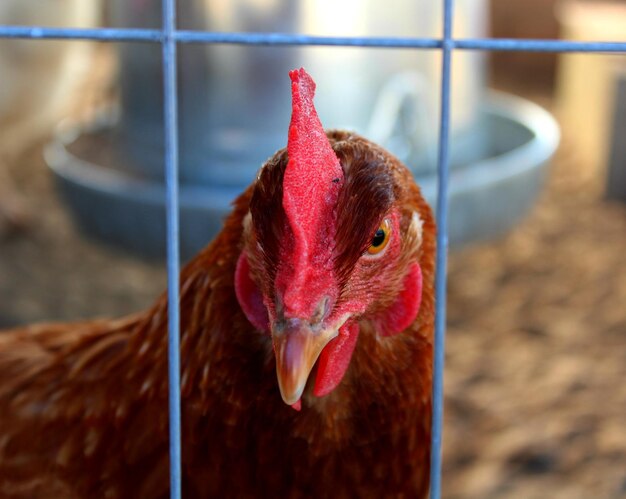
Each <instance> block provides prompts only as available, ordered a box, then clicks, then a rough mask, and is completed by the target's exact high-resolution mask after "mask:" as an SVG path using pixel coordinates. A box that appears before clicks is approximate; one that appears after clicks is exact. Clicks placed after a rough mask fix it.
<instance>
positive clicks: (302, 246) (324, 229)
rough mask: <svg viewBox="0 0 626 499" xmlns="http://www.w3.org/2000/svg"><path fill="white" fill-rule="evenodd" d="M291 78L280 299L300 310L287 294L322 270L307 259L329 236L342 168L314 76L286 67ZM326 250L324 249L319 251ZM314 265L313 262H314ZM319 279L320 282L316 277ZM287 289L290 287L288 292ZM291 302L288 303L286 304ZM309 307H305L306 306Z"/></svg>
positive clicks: (296, 292)
mask: <svg viewBox="0 0 626 499" xmlns="http://www.w3.org/2000/svg"><path fill="white" fill-rule="evenodd" d="M289 76H290V78H291V94H292V115H291V123H290V125H289V139H288V143H287V153H288V156H289V162H288V163H287V168H286V170H285V175H284V178H283V208H284V210H285V214H286V215H287V220H288V221H289V226H290V228H291V231H292V233H293V236H294V243H295V244H294V248H293V250H292V254H291V257H292V258H293V260H292V261H291V262H289V263H290V267H291V269H292V272H293V275H292V276H291V277H290V279H291V280H292V281H291V282H290V284H289V286H288V288H290V289H289V290H286V291H287V293H286V296H285V305H286V306H287V308H292V309H293V308H297V309H300V310H301V311H302V308H303V307H304V304H300V305H302V306H298V303H295V302H294V303H293V304H290V303H289V301H290V300H289V296H288V295H291V296H293V297H294V299H295V301H298V300H297V299H296V298H295V297H296V296H298V295H299V294H300V293H301V291H302V289H303V287H304V286H307V287H308V288H309V292H308V293H307V294H308V295H311V294H312V293H311V292H313V294H314V291H315V289H311V286H312V287H313V288H315V287H317V286H316V285H315V284H316V282H315V281H316V279H317V277H318V276H315V275H314V274H317V273H318V272H320V271H322V269H321V268H319V265H316V263H315V262H313V261H312V260H311V259H312V258H313V255H316V260H318V259H319V258H320V257H321V256H322V255H321V254H320V249H322V248H323V247H324V246H326V247H327V249H326V250H324V252H326V251H329V250H330V249H329V248H328V242H329V240H331V239H333V238H334V235H335V234H334V230H335V227H334V225H335V222H334V216H333V210H334V208H335V205H336V202H337V196H338V194H339V190H340V188H341V185H342V184H343V170H342V168H341V165H340V164H339V159H338V158H337V155H336V154H335V152H334V151H333V149H332V147H331V145H330V142H329V141H328V138H327V137H326V133H325V132H324V129H323V127H322V124H321V122H320V119H319V117H318V116H317V112H316V111H315V106H314V105H313V96H314V95H315V82H314V81H313V79H312V78H311V77H310V76H309V74H308V73H307V72H306V71H305V70H304V69H302V68H301V69H298V70H294V71H291V72H290V73H289ZM324 256H326V255H324ZM316 267H318V268H316ZM320 284H321V283H320ZM290 291H291V292H290ZM291 305H293V306H291ZM306 308H308V307H306Z"/></svg>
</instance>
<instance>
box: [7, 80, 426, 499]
mask: <svg viewBox="0 0 626 499" xmlns="http://www.w3.org/2000/svg"><path fill="white" fill-rule="evenodd" d="M291 78H292V92H293V115H292V121H291V125H290V130H289V140H288V147H287V149H284V150H281V151H279V152H277V153H276V154H275V155H274V157H272V158H271V159H270V160H268V162H267V163H266V164H265V165H264V166H263V168H262V169H261V171H260V173H259V176H258V178H257V180H256V181H255V182H254V183H253V185H251V186H250V187H249V188H248V189H247V190H246V192H244V193H243V194H242V195H241V196H240V197H239V198H238V199H237V200H236V201H235V202H234V209H233V212H232V214H231V215H230V216H229V217H228V218H227V220H226V222H225V226H224V229H223V230H222V231H221V233H220V234H219V235H218V236H217V237H216V239H215V240H214V241H213V242H212V243H211V244H210V245H209V246H208V247H207V248H206V249H204V250H203V251H202V252H201V253H200V254H199V255H198V256H196V257H195V258H194V259H193V260H192V261H191V263H189V264H188V265H187V266H186V267H185V268H184V270H183V271H182V273H181V302H180V307H181V352H180V354H181V375H182V380H181V384H182V387H181V389H182V425H183V441H182V449H183V455H182V472H183V495H184V497H219V498H225V497H237V498H239V497H293V498H298V497H333V498H344V497H345V498H353V497H373V498H379V497H406V498H419V497H424V496H425V495H426V494H427V491H428V474H429V456H430V421H431V374H432V372H431V363H432V353H433V352H432V330H433V310H434V298H433V267H434V250H435V243H434V237H435V226H434V222H433V217H432V214H431V210H430V209H429V207H428V205H427V203H426V202H425V201H424V199H423V198H422V196H421V194H420V191H419V189H418V187H417V186H416V185H415V183H414V181H413V179H412V176H411V174H410V173H409V171H408V170H407V169H406V168H405V167H404V166H403V165H402V164H401V163H400V162H399V161H398V160H397V159H396V158H394V157H393V156H392V155H390V154H389V153H388V152H386V151H385V150H383V149H382V148H380V147H378V146H376V145H374V144H373V143H371V142H369V141H367V140H366V139H364V138H362V137H360V136H358V135H356V134H353V133H349V132H342V131H330V132H327V133H324V132H323V129H322V127H321V124H320V123H319V119H318V117H317V114H316V112H315V109H314V107H313V101H312V99H313V93H314V88H315V85H314V83H313V81H312V80H311V79H310V77H309V76H308V74H306V72H304V70H298V71H293V72H292V73H291ZM0 379H1V382H0V497H3V498H26V497H28V498H61V497H63V498H74V497H76V498H96V497H103V498H118V497H119V498H143V497H145V498H161V497H166V496H167V495H168V493H169V479H168V467H169V457H168V412H167V393H168V391H167V384H168V380H167V303H166V298H165V296H163V297H162V298H160V299H159V300H158V301H157V303H156V304H155V305H154V306H153V307H152V308H151V309H149V310H147V311H145V312H143V313H140V314H137V315H135V316H132V317H128V318H125V319H121V320H114V321H94V322H84V323H75V324H43V325H36V326H30V327H25V328H21V329H14V330H11V331H5V332H3V333H1V334H0ZM281 397H282V400H281ZM290 406H291V407H290ZM294 409H296V410H294Z"/></svg>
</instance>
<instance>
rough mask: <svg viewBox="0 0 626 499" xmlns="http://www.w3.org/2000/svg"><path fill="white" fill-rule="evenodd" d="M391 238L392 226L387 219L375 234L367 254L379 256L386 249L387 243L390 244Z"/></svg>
mask: <svg viewBox="0 0 626 499" xmlns="http://www.w3.org/2000/svg"><path fill="white" fill-rule="evenodd" d="M390 236H391V224H390V223H389V220H387V219H385V220H383V221H382V223H381V224H380V227H378V230H377V231H376V233H375V234H374V237H373V238H372V243H371V244H370V247H369V248H368V249H367V253H368V254H369V255H378V254H379V253H380V252H381V251H382V250H384V249H385V247H386V246H387V243H389V237H390Z"/></svg>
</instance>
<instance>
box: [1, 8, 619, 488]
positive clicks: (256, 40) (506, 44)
mask: <svg viewBox="0 0 626 499" xmlns="http://www.w3.org/2000/svg"><path fill="white" fill-rule="evenodd" d="M442 2H443V13H444V14H443V31H442V33H443V35H442V37H441V38H399V37H329V36H308V35H303V34H293V35H292V34H282V33H232V32H231V33H228V32H208V31H187V30H178V29H177V27H176V26H177V24H176V0H162V12H163V25H162V28H161V29H113V28H94V29H82V28H45V27H37V26H0V38H22V39H66V40H71V39H75V40H94V41H108V42H150V43H155V44H160V45H161V47H162V61H163V75H162V76H163V85H164V114H165V120H164V138H165V185H166V219H167V220H166V222H167V224H166V229H167V276H168V302H169V303H170V304H172V306H170V307H169V310H170V314H169V337H168V359H169V363H168V366H169V421H170V427H169V433H170V485H171V489H170V490H171V492H170V494H171V497H172V498H174V499H176V498H180V497H181V418H180V414H181V408H180V363H179V335H180V331H179V323H180V315H179V309H178V307H177V306H175V304H178V303H179V286H178V284H179V260H180V258H179V253H180V250H179V196H178V193H179V185H178V165H179V150H178V149H179V147H178V146H179V137H178V127H177V123H178V103H177V97H176V96H177V81H176V71H177V64H178V63H177V46H178V44H185V43H204V44H230V45H253V46H258V45H263V46H339V47H375V48H383V49H393V48H403V49H413V50H426V49H429V50H438V51H440V52H441V54H442V68H441V101H440V109H439V112H440V128H439V143H438V160H437V180H438V188H437V202H436V212H437V225H438V227H439V230H438V233H437V255H436V278H435V279H436V281H435V285H436V319H435V343H434V366H433V371H434V375H433V417H432V452H431V481H430V484H431V485H430V496H431V498H433V499H438V498H440V497H441V460H442V456H441V443H442V424H443V423H442V422H443V371H444V345H445V320H446V268H447V247H448V241H447V239H448V236H447V230H446V229H447V219H448V177H449V174H448V169H449V151H450V147H449V142H450V141H449V134H450V110H451V102H450V88H451V85H450V84H451V59H452V54H453V52H454V51H456V50H480V51H518V52H519V51H528V52H587V53H611V52H612V53H626V43H621V42H608V41H606V42H603V41H598V42H574V41H561V40H535V39H455V38H453V36H452V23H453V0H442Z"/></svg>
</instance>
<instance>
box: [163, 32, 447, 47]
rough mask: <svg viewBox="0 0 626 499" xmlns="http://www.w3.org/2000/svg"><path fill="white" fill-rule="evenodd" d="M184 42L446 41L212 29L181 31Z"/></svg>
mask: <svg viewBox="0 0 626 499" xmlns="http://www.w3.org/2000/svg"><path fill="white" fill-rule="evenodd" d="M174 36H175V37H176V40H177V41H179V42H181V43H225V44H236V45H287V46H294V45H323V46H342V47H377V48H422V49H433V48H441V46H442V41H441V40H437V39H434V38H399V37H390V38H386V37H371V36H364V37H349V36H314V35H292V34H287V33H220V32H209V31H184V30H183V31H177V32H176V34H175V35H174Z"/></svg>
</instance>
